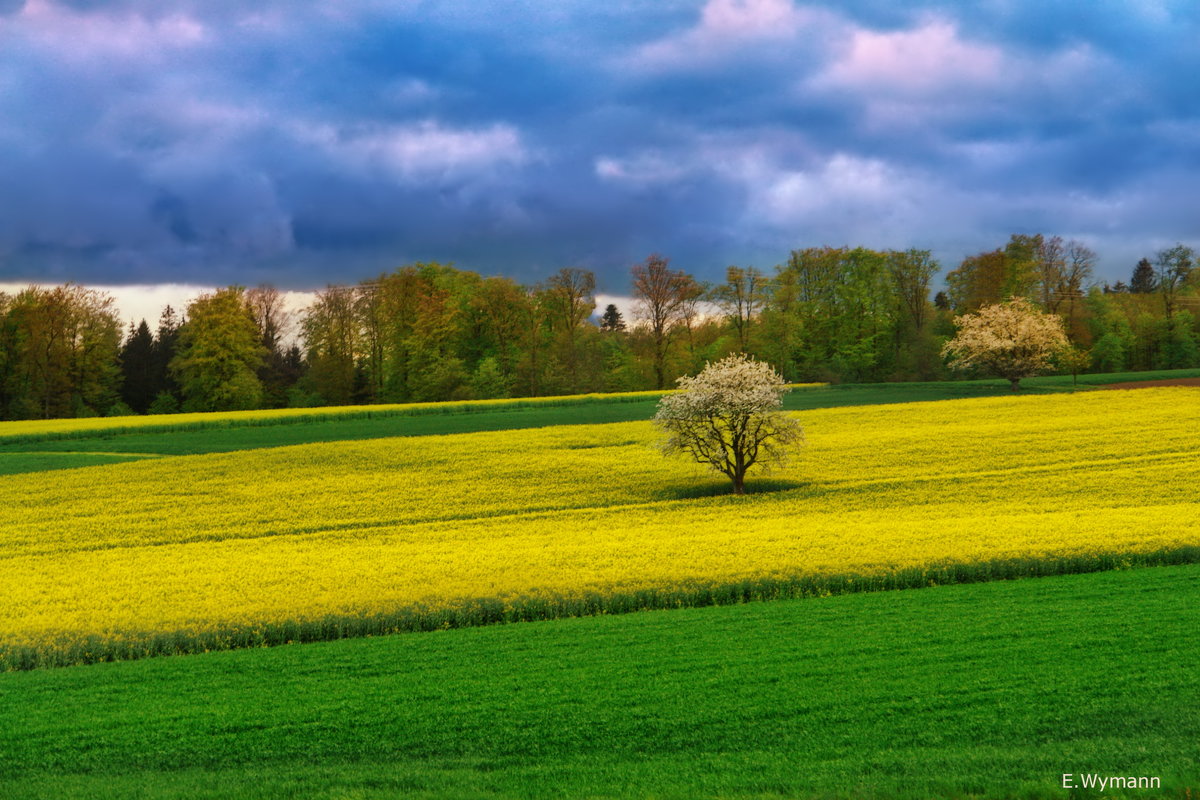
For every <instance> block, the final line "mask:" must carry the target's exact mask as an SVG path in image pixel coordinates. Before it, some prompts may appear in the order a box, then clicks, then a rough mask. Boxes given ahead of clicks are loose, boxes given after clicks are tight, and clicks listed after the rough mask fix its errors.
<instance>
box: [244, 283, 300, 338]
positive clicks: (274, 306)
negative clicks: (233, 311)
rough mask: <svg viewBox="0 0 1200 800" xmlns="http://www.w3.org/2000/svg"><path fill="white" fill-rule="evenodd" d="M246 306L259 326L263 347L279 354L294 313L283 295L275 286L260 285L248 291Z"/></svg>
mask: <svg viewBox="0 0 1200 800" xmlns="http://www.w3.org/2000/svg"><path fill="white" fill-rule="evenodd" d="M246 306H247V308H249V309H250V315H251V316H252V317H254V324H255V325H257V326H258V332H259V335H260V338H261V342H262V346H263V347H265V348H267V351H268V352H271V353H275V352H278V351H279V343H280V340H281V339H282V338H283V337H284V336H286V335H287V334H288V333H289V332H290V329H291V324H292V312H291V311H289V310H288V309H287V307H286V305H285V304H284V301H283V294H282V293H281V292H280V291H279V290H278V289H276V288H275V287H274V286H269V285H267V284H265V283H264V284H260V285H259V286H256V287H254V288H253V289H247V290H246Z"/></svg>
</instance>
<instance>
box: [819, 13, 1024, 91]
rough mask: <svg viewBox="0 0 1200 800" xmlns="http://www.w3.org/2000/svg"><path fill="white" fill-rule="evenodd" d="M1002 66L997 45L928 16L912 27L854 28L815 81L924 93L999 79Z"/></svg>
mask: <svg viewBox="0 0 1200 800" xmlns="http://www.w3.org/2000/svg"><path fill="white" fill-rule="evenodd" d="M1004 66H1005V57H1004V52H1003V51H1002V50H1001V49H1000V48H999V47H996V46H995V45H990V44H985V43H981V42H968V41H965V40H964V39H962V38H961V37H960V36H959V34H958V29H957V27H956V26H955V25H954V24H953V23H951V22H948V21H945V20H939V19H932V20H929V21H927V22H926V23H925V24H923V25H921V26H920V27H917V28H913V29H911V30H904V31H891V32H884V33H879V32H876V31H871V30H865V29H858V30H855V31H854V33H853V34H852V35H851V37H850V41H849V44H848V46H847V47H846V49H845V51H844V53H843V55H842V56H841V57H840V58H838V59H837V60H835V61H834V62H833V63H832V64H831V65H830V66H829V67H828V68H827V69H826V71H825V72H824V73H823V74H822V75H821V76H820V77H819V78H818V82H819V83H823V84H826V85H829V86H841V87H847V88H856V89H867V90H871V89H877V90H886V91H890V92H900V93H904V94H908V95H929V94H936V93H938V92H940V91H941V90H943V89H950V88H961V87H964V86H989V85H994V84H998V83H1000V82H1001V81H1003V80H1004Z"/></svg>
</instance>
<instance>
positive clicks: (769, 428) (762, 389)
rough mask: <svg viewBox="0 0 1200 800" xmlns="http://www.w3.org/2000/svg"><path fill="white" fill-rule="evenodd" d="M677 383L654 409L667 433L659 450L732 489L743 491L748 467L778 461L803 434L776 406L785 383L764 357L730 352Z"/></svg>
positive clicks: (773, 463) (797, 443) (655, 419)
mask: <svg viewBox="0 0 1200 800" xmlns="http://www.w3.org/2000/svg"><path fill="white" fill-rule="evenodd" d="M678 383H679V391H678V392H676V393H674V394H669V395H667V396H665V397H663V399H662V400H661V401H659V404H658V412H657V413H656V414H655V415H654V423H655V424H656V425H657V426H658V427H659V428H660V429H662V431H663V432H664V433H665V434H666V438H665V439H664V440H663V442H662V449H663V452H664V453H666V454H668V455H670V454H676V453H682V454H687V455H690V456H691V457H692V458H694V459H695V460H696V461H697V462H698V463H701V464H706V465H708V466H709V467H711V468H712V469H714V470H716V471H717V472H720V473H722V474H723V475H725V476H726V477H728V478H729V479H730V480H731V481H733V493H734V494H745V491H746V489H745V482H746V471H747V470H749V469H750V468H751V467H753V466H755V465H761V466H762V467H764V468H769V467H771V466H774V465H778V464H782V463H783V462H784V461H786V459H787V456H788V454H789V452H790V451H791V450H793V449H795V448H796V447H798V446H799V445H800V443H801V442H803V440H804V433H803V431H802V429H801V428H800V424H799V423H798V422H796V420H794V419H792V418H791V417H789V416H787V415H786V414H784V413H782V411H781V410H780V409H781V408H782V406H783V395H784V394H786V393H787V392H788V390H789V387H788V385H787V384H786V383H785V382H784V380H783V378H782V377H780V375H779V373H777V372H776V371H775V370H774V369H772V368H771V366H770V365H769V364H766V363H765V362H762V361H755V360H754V359H753V358H751V357H749V356H747V355H745V354H744V353H735V354H734V355H731V356H728V357H726V358H723V359H721V360H720V361H718V362H716V363H710V364H708V365H707V366H705V368H704V369H703V370H702V371H701V372H700V374H699V375H697V376H695V377H688V376H684V377H682V378H679V380H678Z"/></svg>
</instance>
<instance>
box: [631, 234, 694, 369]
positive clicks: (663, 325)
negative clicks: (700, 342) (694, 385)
mask: <svg viewBox="0 0 1200 800" xmlns="http://www.w3.org/2000/svg"><path fill="white" fill-rule="evenodd" d="M668 264H669V262H668V260H667V259H665V258H663V257H662V256H660V255H658V254H657V253H655V254H653V255H651V256H649V257H648V258H647V259H646V261H645V263H642V264H635V265H634V267H633V296H634V297H635V298H636V299H637V306H636V308H635V310H636V313H637V316H638V318H639V319H641V320H642V321H643V322H645V323H646V324H647V326H648V327H649V330H650V338H651V343H652V345H653V354H652V355H653V360H654V388H656V389H663V388H665V387H666V385H667V356H668V354H669V350H670V347H671V340H672V338H673V336H674V333H675V329H676V327H677V326H678V325H679V323H680V322H681V321H682V314H683V308H684V303H685V302H686V300H687V297H688V294H689V292H690V290H691V287H692V286H693V285H694V284H695V281H694V280H693V279H692V277H691V276H690V275H688V274H687V273H686V272H683V271H682V270H673V269H671V268H670V267H669V266H668Z"/></svg>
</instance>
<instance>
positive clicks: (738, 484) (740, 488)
mask: <svg viewBox="0 0 1200 800" xmlns="http://www.w3.org/2000/svg"><path fill="white" fill-rule="evenodd" d="M733 493H734V494H745V493H746V476H745V475H744V474H737V475H734V476H733Z"/></svg>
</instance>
